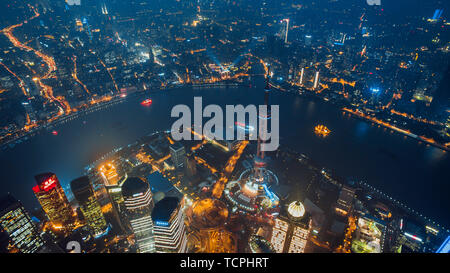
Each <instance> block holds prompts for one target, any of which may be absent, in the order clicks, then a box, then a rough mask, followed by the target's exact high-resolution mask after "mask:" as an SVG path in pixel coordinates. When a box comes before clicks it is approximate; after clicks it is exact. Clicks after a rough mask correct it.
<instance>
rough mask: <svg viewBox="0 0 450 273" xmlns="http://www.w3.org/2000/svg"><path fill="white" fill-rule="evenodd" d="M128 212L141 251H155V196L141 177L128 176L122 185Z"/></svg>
mask: <svg viewBox="0 0 450 273" xmlns="http://www.w3.org/2000/svg"><path fill="white" fill-rule="evenodd" d="M122 195H123V198H124V203H125V207H126V210H127V212H126V214H127V217H128V220H129V222H130V225H131V229H132V230H133V233H134V236H135V240H136V243H137V246H138V248H139V252H141V253H149V252H155V241H154V238H153V222H152V217H151V213H152V209H153V198H152V193H151V191H150V186H149V184H148V183H147V182H146V181H144V180H143V179H142V178H139V177H128V178H127V180H126V181H125V182H124V183H123V185H122Z"/></svg>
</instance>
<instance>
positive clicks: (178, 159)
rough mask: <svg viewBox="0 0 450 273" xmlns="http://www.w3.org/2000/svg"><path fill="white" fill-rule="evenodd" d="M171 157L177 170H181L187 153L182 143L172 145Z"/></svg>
mask: <svg viewBox="0 0 450 273" xmlns="http://www.w3.org/2000/svg"><path fill="white" fill-rule="evenodd" d="M170 155H171V158H172V162H173V164H174V165H175V168H179V167H182V166H183V165H184V162H185V157H186V151H185V149H184V146H183V145H182V144H181V143H180V142H176V143H174V144H172V145H170Z"/></svg>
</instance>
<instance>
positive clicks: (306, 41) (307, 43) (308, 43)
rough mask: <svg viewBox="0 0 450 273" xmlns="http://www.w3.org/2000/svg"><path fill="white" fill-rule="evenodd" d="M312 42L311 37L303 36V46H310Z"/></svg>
mask: <svg viewBox="0 0 450 273" xmlns="http://www.w3.org/2000/svg"><path fill="white" fill-rule="evenodd" d="M311 41H312V36H311V35H305V45H307V46H310V45H311Z"/></svg>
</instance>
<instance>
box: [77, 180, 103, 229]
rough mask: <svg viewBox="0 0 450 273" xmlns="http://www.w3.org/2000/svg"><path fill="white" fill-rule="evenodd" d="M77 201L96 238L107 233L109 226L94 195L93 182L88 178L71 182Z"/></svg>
mask: <svg viewBox="0 0 450 273" xmlns="http://www.w3.org/2000/svg"><path fill="white" fill-rule="evenodd" d="M70 188H71V190H72V193H73V195H74V196H75V199H76V200H77V202H78V204H79V205H80V209H81V212H82V213H83V216H84V219H85V220H86V223H87V225H88V227H89V229H90V230H91V232H92V234H94V236H99V235H102V234H104V233H105V232H106V230H107V228H108V224H107V223H106V220H105V217H104V216H103V213H102V209H101V207H100V204H99V202H98V201H97V198H96V197H95V194H94V189H93V188H92V185H91V182H90V181H89V178H88V177H87V176H82V177H80V178H77V179H75V180H72V182H70Z"/></svg>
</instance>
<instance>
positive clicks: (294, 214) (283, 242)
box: [270, 201, 311, 253]
mask: <svg viewBox="0 0 450 273" xmlns="http://www.w3.org/2000/svg"><path fill="white" fill-rule="evenodd" d="M310 226H311V217H310V216H309V215H305V207H304V206H303V204H302V203H301V202H299V201H294V202H292V203H290V204H289V206H288V207H287V211H286V212H283V213H280V216H279V217H278V218H277V219H275V225H274V227H273V231H272V236H271V239H270V242H271V244H272V246H273V248H274V249H275V251H276V252H277V253H303V252H304V251H305V247H306V243H307V240H308V236H309V230H310Z"/></svg>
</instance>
